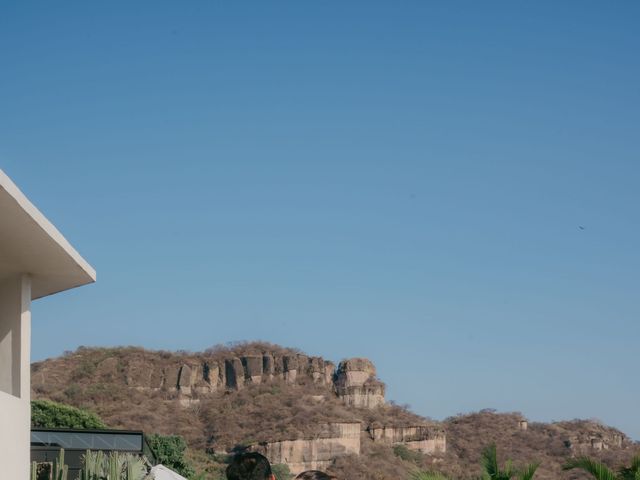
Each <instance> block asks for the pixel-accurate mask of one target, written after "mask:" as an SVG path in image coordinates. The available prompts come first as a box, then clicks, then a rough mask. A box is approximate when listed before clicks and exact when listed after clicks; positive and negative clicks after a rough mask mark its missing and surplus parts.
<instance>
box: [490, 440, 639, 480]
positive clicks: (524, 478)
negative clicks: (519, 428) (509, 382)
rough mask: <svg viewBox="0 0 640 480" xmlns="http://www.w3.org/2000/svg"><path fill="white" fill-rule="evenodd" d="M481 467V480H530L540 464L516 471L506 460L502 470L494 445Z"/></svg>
mask: <svg viewBox="0 0 640 480" xmlns="http://www.w3.org/2000/svg"><path fill="white" fill-rule="evenodd" d="M482 465H483V467H484V472H483V473H482V477H480V478H481V479H482V480H511V479H512V478H514V477H515V478H517V479H518V480H531V479H532V478H533V476H534V475H535V473H536V470H537V469H538V466H539V465H540V464H538V463H530V464H529V465H527V466H525V468H524V469H522V470H517V469H515V468H514V467H513V464H512V462H511V460H507V462H506V463H505V466H504V468H500V464H499V463H498V450H497V448H496V445H495V443H494V444H491V445H489V446H488V447H487V448H485V449H484V451H483V452H482ZM639 480H640V479H639Z"/></svg>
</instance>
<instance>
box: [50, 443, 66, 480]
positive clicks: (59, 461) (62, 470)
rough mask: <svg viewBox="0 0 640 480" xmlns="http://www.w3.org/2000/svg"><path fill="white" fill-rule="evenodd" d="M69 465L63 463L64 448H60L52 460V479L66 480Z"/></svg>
mask: <svg viewBox="0 0 640 480" xmlns="http://www.w3.org/2000/svg"><path fill="white" fill-rule="evenodd" d="M68 474H69V467H68V466H67V465H65V463H64V448H61V449H60V453H59V454H58V458H56V459H55V460H54V462H53V478H54V480H67V475H68Z"/></svg>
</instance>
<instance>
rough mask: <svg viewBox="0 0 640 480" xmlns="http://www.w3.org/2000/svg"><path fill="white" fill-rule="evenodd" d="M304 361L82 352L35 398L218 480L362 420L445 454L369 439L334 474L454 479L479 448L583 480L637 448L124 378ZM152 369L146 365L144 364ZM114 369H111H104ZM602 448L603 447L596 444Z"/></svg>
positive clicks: (548, 474)
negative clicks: (397, 429)
mask: <svg viewBox="0 0 640 480" xmlns="http://www.w3.org/2000/svg"><path fill="white" fill-rule="evenodd" d="M267 350H268V351H270V352H273V351H280V352H282V353H283V354H299V353H300V352H299V351H297V350H295V349H287V348H283V347H279V346H277V345H270V344H265V343H249V344H241V345H236V346H233V347H229V348H222V347H217V348H215V349H211V350H209V351H206V352H201V353H188V352H178V353H172V352H162V351H148V350H144V349H141V348H137V347H124V348H109V349H103V348H80V349H78V350H77V351H75V352H70V353H68V354H66V355H64V356H62V357H59V358H54V359H49V360H45V361H43V362H38V363H35V364H33V366H32V372H33V375H32V389H33V398H34V399H47V400H53V401H57V402H61V403H65V404H69V405H73V406H76V407H82V408H84V409H87V410H89V411H92V412H95V413H97V414H99V415H100V417H101V418H102V419H103V420H104V422H105V423H106V424H107V425H109V426H110V427H112V428H127V429H141V430H144V431H145V432H148V433H158V434H162V435H173V434H175V435H180V436H181V437H183V438H184V439H185V440H186V442H187V445H188V446H189V452H188V455H189V457H190V459H191V460H192V461H194V462H195V464H196V466H197V467H198V469H199V470H201V471H203V470H207V471H208V472H210V477H209V478H212V479H216V478H219V475H220V472H221V471H222V470H223V469H222V466H221V462H222V461H223V458H224V454H225V453H226V452H229V451H231V450H233V449H234V448H238V447H241V446H247V445H251V444H254V443H256V442H265V441H275V440H290V439H297V438H313V437H314V435H317V434H318V425H320V424H323V423H330V422H352V421H356V422H362V423H363V424H364V425H372V424H381V425H389V424H394V425H407V426H410V425H417V424H433V425H436V426H438V425H439V426H440V427H442V428H444V430H445V431H446V434H447V453H445V454H438V455H423V454H420V453H416V452H413V451H409V450H407V449H406V448H403V447H402V446H396V447H391V446H386V445H381V444H378V443H373V442H372V441H371V440H370V439H369V438H368V437H367V436H366V435H363V436H362V444H361V449H362V454H361V455H359V456H355V455H352V456H346V457H342V458H338V459H337V460H336V461H335V463H334V465H333V466H332V467H331V470H332V471H333V472H334V473H336V474H338V475H339V476H340V477H341V478H348V479H350V480H365V479H366V480H370V479H379V480H386V479H388V480H391V479H398V478H400V479H404V478H407V477H408V475H409V473H410V472H412V471H415V470H417V469H420V470H430V471H441V472H444V473H446V474H447V475H449V476H451V477H453V478H474V477H477V476H478V475H479V473H480V463H479V462H480V458H481V454H482V450H483V449H484V448H485V447H486V446H487V445H488V444H490V443H495V444H496V445H497V447H498V451H499V452H500V454H501V455H503V456H504V457H505V458H512V459H514V460H516V463H518V462H520V463H521V464H525V463H531V462H535V461H539V462H541V466H540V468H539V470H538V472H537V473H536V476H535V478H537V479H540V480H544V479H552V478H567V479H574V478H575V479H577V478H586V477H585V476H584V474H583V473H580V472H579V471H571V472H562V470H561V465H562V464H563V463H564V462H565V461H566V459H567V458H569V457H571V456H572V455H577V454H588V455H591V456H593V457H594V458H597V459H600V460H603V461H604V462H605V463H607V464H608V465H610V466H612V467H616V466H618V465H621V464H623V463H626V462H628V461H629V459H630V458H631V457H632V455H633V453H634V452H637V450H638V446H637V445H635V444H633V442H631V441H630V440H629V439H628V438H627V437H626V436H625V435H624V434H623V433H622V432H619V431H618V430H615V429H613V428H610V427H606V426H604V425H601V424H599V423H597V422H593V421H570V422H559V423H552V424H543V423H531V422H530V423H529V424H528V428H527V430H526V431H523V430H522V429H521V424H520V422H521V420H522V419H523V417H522V415H521V414H518V413H496V412H493V411H482V412H477V413H471V414H467V415H459V416H456V417H452V418H448V419H446V420H445V421H443V422H440V423H438V422H433V421H431V420H429V419H426V418H424V417H421V416H419V415H416V414H414V413H412V412H410V411H409V410H407V409H405V408H401V407H398V406H394V405H387V406H385V407H382V408H376V409H373V410H368V409H361V408H354V407H347V406H346V405H344V404H343V403H342V402H341V401H340V400H339V399H338V398H337V397H336V396H335V395H334V394H333V392H332V391H331V390H330V388H329V387H328V386H327V385H318V384H315V383H313V382H312V381H308V380H305V379H301V380H300V381H299V382H298V383H296V384H287V383H285V382H283V381H281V380H273V381H270V382H268V383H263V384H257V385H249V386H247V387H246V388H243V389H240V390H238V391H229V390H226V389H220V390H218V391H214V392H208V393H207V394H206V395H202V394H200V395H199V394H198V393H197V392H196V393H194V394H193V395H192V397H190V398H189V399H187V401H185V399H184V398H182V397H181V396H180V395H179V393H178V392H176V391H170V390H167V389H163V388H159V389H141V388H139V387H137V386H136V385H135V384H132V383H131V382H132V381H131V378H130V375H129V376H128V374H127V373H126V372H127V371H128V369H129V366H130V365H132V364H133V362H134V361H135V362H138V363H140V362H143V363H142V364H143V365H146V364H148V365H153V366H154V368H158V367H162V366H163V365H167V366H169V365H174V364H176V362H178V363H179V362H180V361H183V360H184V361H187V360H189V361H205V360H207V361H211V360H212V359H215V360H216V361H223V360H224V358H228V357H229V356H238V357H239V356H242V355H251V354H260V353H261V352H264V351H267ZM145 362H146V363H145ZM105 365H108V368H106V367H105ZM598 442H600V443H598Z"/></svg>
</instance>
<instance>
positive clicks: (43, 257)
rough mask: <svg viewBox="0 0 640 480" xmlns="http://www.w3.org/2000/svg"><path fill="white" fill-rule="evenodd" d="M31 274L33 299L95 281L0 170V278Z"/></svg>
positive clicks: (84, 263)
mask: <svg viewBox="0 0 640 480" xmlns="http://www.w3.org/2000/svg"><path fill="white" fill-rule="evenodd" d="M21 274H28V275H30V276H31V297H32V299H33V300H35V299H37V298H41V297H45V296H47V295H52V294H54V293H58V292H62V291H64V290H69V289H71V288H75V287H79V286H81V285H86V284H88V283H93V282H95V281H96V272H95V270H94V269H93V268H92V267H91V265H89V264H88V263H87V261H86V260H85V259H84V258H82V257H81V256H80V254H79V253H78V252H77V251H76V250H75V249H74V248H73V247H72V246H71V244H70V243H69V242H68V241H67V240H66V239H65V238H64V236H62V234H61V233H60V232H59V231H58V229H56V227H54V226H53V224H52V223H51V222H49V220H47V219H46V218H45V216H44V215H43V214H42V213H40V211H39V210H38V209H37V208H36V207H35V206H34V205H33V204H32V203H31V202H30V201H29V199H28V198H27V197H26V196H25V195H24V194H23V193H22V192H21V191H20V189H19V188H18V187H17V186H16V185H15V184H14V183H13V182H12V181H11V179H10V178H9V177H8V176H7V175H6V174H5V173H4V172H3V171H2V170H0V281H2V280H4V279H7V278H10V277H12V276H15V275H21Z"/></svg>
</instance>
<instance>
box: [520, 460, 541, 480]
mask: <svg viewBox="0 0 640 480" xmlns="http://www.w3.org/2000/svg"><path fill="white" fill-rule="evenodd" d="M539 466H540V464H539V463H530V464H529V465H527V466H526V467H524V470H522V471H521V472H520V474H519V475H518V480H531V479H532V478H533V476H534V475H535V474H536V470H537V469H538V467H539Z"/></svg>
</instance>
